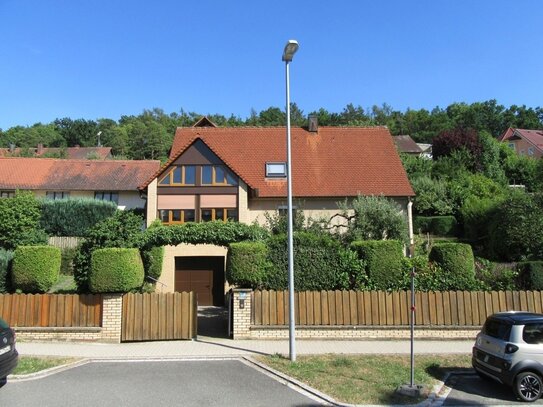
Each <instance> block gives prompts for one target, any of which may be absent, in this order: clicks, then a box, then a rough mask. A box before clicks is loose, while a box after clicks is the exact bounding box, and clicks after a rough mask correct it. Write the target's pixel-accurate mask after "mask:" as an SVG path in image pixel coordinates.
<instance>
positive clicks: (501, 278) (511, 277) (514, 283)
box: [475, 257, 519, 291]
mask: <svg viewBox="0 0 543 407" xmlns="http://www.w3.org/2000/svg"><path fill="white" fill-rule="evenodd" d="M475 276H476V278H477V280H479V281H480V282H481V286H482V287H481V288H482V289H485V290H493V291H511V290H517V289H518V288H519V286H518V272H517V270H516V265H515V264H514V263H494V262H491V261H490V260H487V259H483V258H480V257H479V258H476V259H475Z"/></svg>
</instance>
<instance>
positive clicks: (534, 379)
mask: <svg viewBox="0 0 543 407" xmlns="http://www.w3.org/2000/svg"><path fill="white" fill-rule="evenodd" d="M514 390H515V394H516V395H517V396H518V397H519V398H520V399H521V400H523V401H536V400H537V399H538V398H539V397H541V392H542V391H543V382H542V381H541V377H540V376H539V375H538V374H536V373H534V372H522V373H519V374H518V375H517V377H516V378H515V384H514Z"/></svg>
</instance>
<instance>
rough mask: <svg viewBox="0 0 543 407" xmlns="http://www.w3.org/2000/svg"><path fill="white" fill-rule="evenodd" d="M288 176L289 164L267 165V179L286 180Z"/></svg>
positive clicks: (273, 163)
mask: <svg viewBox="0 0 543 407" xmlns="http://www.w3.org/2000/svg"><path fill="white" fill-rule="evenodd" d="M286 176H287V164H286V163H284V162H270V163H266V178H285V177H286Z"/></svg>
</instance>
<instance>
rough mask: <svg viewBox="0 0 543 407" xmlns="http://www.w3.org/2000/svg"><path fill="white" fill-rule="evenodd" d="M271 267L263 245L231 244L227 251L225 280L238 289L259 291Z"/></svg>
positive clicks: (252, 243) (256, 243)
mask: <svg viewBox="0 0 543 407" xmlns="http://www.w3.org/2000/svg"><path fill="white" fill-rule="evenodd" d="M271 266H272V265H271V263H270V262H269V260H268V247H267V246H266V245H265V244H264V243H262V242H239V243H232V244H230V247H229V249H228V257H227V261H226V279H227V280H228V283H229V284H232V285H236V286H238V287H245V288H254V289H260V288H263V282H264V280H265V278H266V276H267V274H268V272H269V270H270V267H271Z"/></svg>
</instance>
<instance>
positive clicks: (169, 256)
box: [156, 244, 228, 293]
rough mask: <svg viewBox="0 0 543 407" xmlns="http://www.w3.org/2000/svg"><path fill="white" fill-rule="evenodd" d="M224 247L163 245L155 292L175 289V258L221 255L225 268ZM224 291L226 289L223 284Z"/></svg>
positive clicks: (167, 291)
mask: <svg viewBox="0 0 543 407" xmlns="http://www.w3.org/2000/svg"><path fill="white" fill-rule="evenodd" d="M227 251H228V250H227V249H226V247H222V246H215V245H210V244H199V245H193V244H180V245H177V246H165V247H164V259H163V264H162V274H161V275H160V278H159V280H158V284H157V285H156V291H157V292H165V293H170V292H174V291H175V258H176V257H189V256H194V257H196V256H223V257H224V261H225V269H226V253H227ZM224 290H225V291H224V292H225V293H226V291H227V290H228V287H227V286H226V285H225V287H224Z"/></svg>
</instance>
